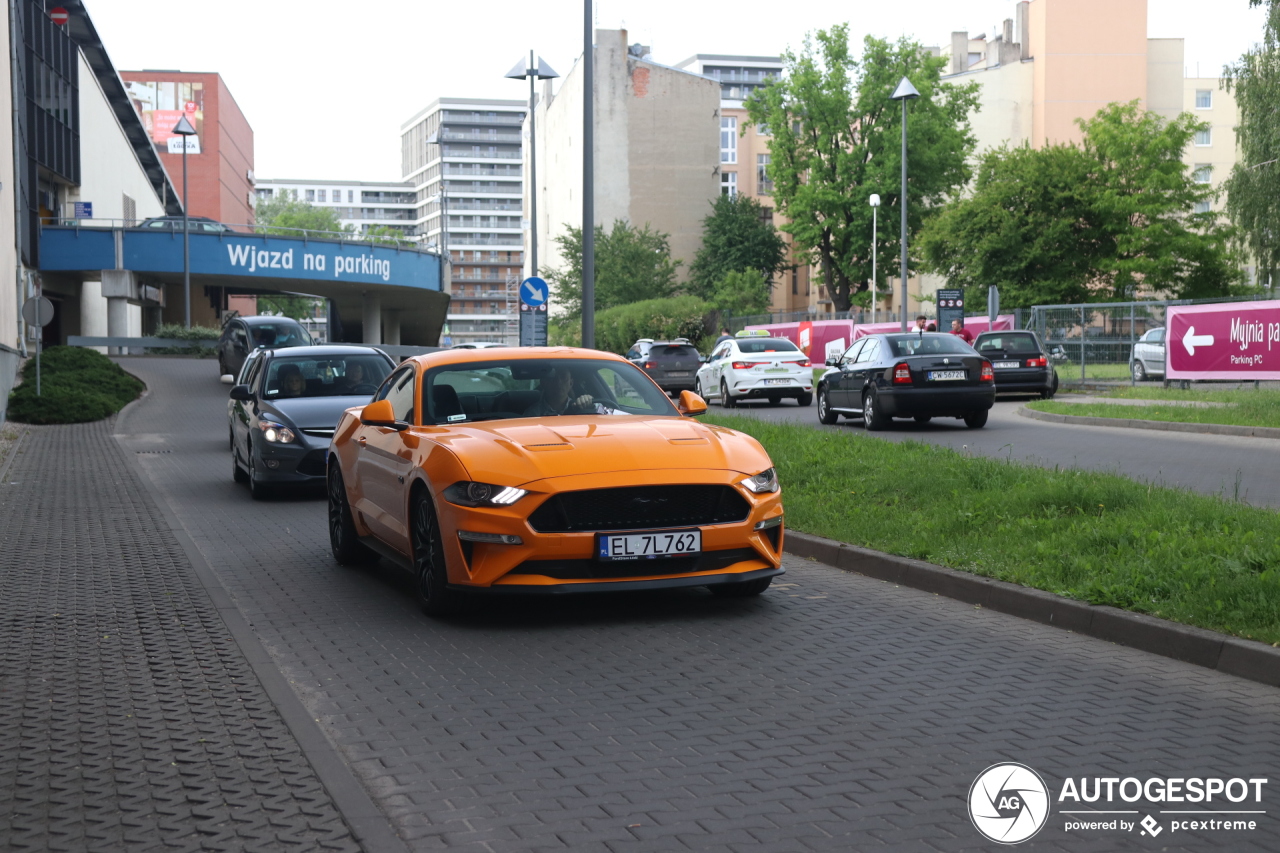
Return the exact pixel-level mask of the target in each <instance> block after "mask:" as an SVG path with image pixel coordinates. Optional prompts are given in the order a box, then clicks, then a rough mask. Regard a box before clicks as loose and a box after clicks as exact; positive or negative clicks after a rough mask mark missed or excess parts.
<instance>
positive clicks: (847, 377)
mask: <svg viewBox="0 0 1280 853" xmlns="http://www.w3.org/2000/svg"><path fill="white" fill-rule="evenodd" d="M827 364H828V365H829V366H830V367H831V369H830V370H828V371H827V372H826V373H824V374H823V375H822V378H821V379H820V380H818V420H820V421H822V423H824V424H833V423H835V422H836V421H837V420H838V419H839V417H840V416H841V415H843V416H845V417H846V418H861V419H862V421H863V425H864V426H866V428H867V429H869V430H882V429H887V428H888V427H889V425H890V424H891V422H892V420H893V418H914V419H915V420H916V422H917V423H927V422H929V421H930V420H932V419H933V418H959V419H961V420H963V421H964V422H965V426H968V427H970V428H971V429H978V428H980V427H983V426H985V425H986V423H987V415H988V413H989V411H990V409H991V407H992V405H994V404H995V401H996V386H995V371H994V370H993V369H992V367H991V362H990V361H988V360H987V359H985V358H983V357H982V356H980V355H979V354H978V353H977V352H976V351H975V350H974V349H973V347H971V346H969V345H968V344H966V343H965V342H964V341H962V340H961V339H960V338H958V337H956V336H955V335H950V334H946V333H942V332H925V333H923V334H921V333H917V334H914V335H913V334H905V335H903V334H892V335H868V336H866V337H864V338H859V339H858V340H856V341H854V342H853V345H852V346H851V347H849V348H848V349H847V350H845V352H844V355H842V356H840V357H839V358H832V359H830V360H829V361H828V362H827Z"/></svg>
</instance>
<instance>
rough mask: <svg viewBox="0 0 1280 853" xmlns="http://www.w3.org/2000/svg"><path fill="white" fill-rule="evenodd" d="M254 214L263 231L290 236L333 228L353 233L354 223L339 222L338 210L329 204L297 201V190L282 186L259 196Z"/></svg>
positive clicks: (314, 234)
mask: <svg viewBox="0 0 1280 853" xmlns="http://www.w3.org/2000/svg"><path fill="white" fill-rule="evenodd" d="M254 213H255V216H256V218H257V220H258V225H259V226H261V230H262V231H263V232H264V233H267V234H281V235H284V236H293V237H326V236H329V237H331V236H333V233H334V232H337V233H342V234H352V233H355V227H354V226H351V225H343V224H342V223H341V222H340V221H339V220H338V212H337V211H336V210H335V209H333V208H332V207H316V206H315V205H314V204H310V203H308V202H305V201H298V194H297V193H295V192H291V191H285V190H282V191H280V192H279V193H277V194H275V195H273V196H272V197H271V198H267V199H259V200H258V204H257V207H256V208H255V211H254Z"/></svg>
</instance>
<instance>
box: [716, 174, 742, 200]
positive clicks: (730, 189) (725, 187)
mask: <svg viewBox="0 0 1280 853" xmlns="http://www.w3.org/2000/svg"><path fill="white" fill-rule="evenodd" d="M720 194H721V195H727V196H728V197H729V198H733V197H734V196H736V195H737V194H738V173H737V172H721V173H720Z"/></svg>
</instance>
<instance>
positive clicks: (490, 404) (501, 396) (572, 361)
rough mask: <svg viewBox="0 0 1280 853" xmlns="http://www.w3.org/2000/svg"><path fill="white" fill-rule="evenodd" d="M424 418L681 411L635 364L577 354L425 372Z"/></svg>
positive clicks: (452, 366)
mask: <svg viewBox="0 0 1280 853" xmlns="http://www.w3.org/2000/svg"><path fill="white" fill-rule="evenodd" d="M422 400H423V403H424V408H425V409H426V417H425V418H424V419H423V422H424V423H434V424H451V423H469V422H474V421H485V420H492V419H495V418H553V417H560V416H562V415H671V416H677V417H678V416H679V414H680V413H679V412H678V411H677V410H676V408H675V406H673V405H672V404H671V400H670V399H669V398H668V397H667V395H666V394H664V393H663V392H662V391H661V390H660V389H659V388H658V387H657V386H655V385H654V384H653V381H652V380H650V379H649V378H648V377H647V376H645V375H644V373H643V372H642V371H640V370H639V369H638V368H636V367H635V365H632V364H629V363H627V362H617V361H603V360H596V359H576V358H545V359H543V358H539V359H510V360H503V359H494V360H484V361H474V362H468V363H466V364H450V365H445V366H442V367H437V368H433V369H432V370H430V371H429V372H428V373H427V376H426V387H425V388H424V389H423V394H422Z"/></svg>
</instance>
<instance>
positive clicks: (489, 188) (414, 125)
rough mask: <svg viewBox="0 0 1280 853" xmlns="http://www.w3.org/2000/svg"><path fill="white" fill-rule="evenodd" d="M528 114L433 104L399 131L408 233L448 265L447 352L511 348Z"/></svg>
mask: <svg viewBox="0 0 1280 853" xmlns="http://www.w3.org/2000/svg"><path fill="white" fill-rule="evenodd" d="M527 112H528V108H527V104H526V103H525V102H524V101H507V100H487V99H480V98H439V99H438V100H436V101H434V102H432V103H431V104H430V105H428V106H427V107H426V108H425V109H423V110H422V111H421V112H419V113H418V114H417V115H415V116H414V117H413V118H411V119H409V120H408V121H407V122H405V123H404V124H403V125H402V126H401V137H400V140H401V155H402V164H403V166H402V172H403V177H404V179H405V181H406V183H407V185H408V186H410V187H412V191H413V193H414V205H415V210H414V215H413V219H412V227H413V230H414V233H416V234H418V235H419V237H420V239H421V240H422V241H423V242H425V243H426V244H428V245H429V244H435V245H437V246H444V247H446V248H447V249H448V254H449V258H450V261H451V264H450V266H451V275H450V281H449V284H448V287H449V293H450V296H451V297H452V302H451V304H450V307H449V319H448V325H447V326H446V331H445V336H444V338H442V341H441V342H442V343H444V344H446V345H448V344H450V343H453V344H458V343H465V342H468V341H507V342H511V343H514V342H515V341H516V339H517V336H518V311H519V307H518V304H517V303H518V287H519V283H520V280H521V278H522V266H523V264H524V236H523V161H522V157H523V148H524V146H523V144H522V137H521V125H522V124H523V123H524V118H525V114H526V113H527Z"/></svg>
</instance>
